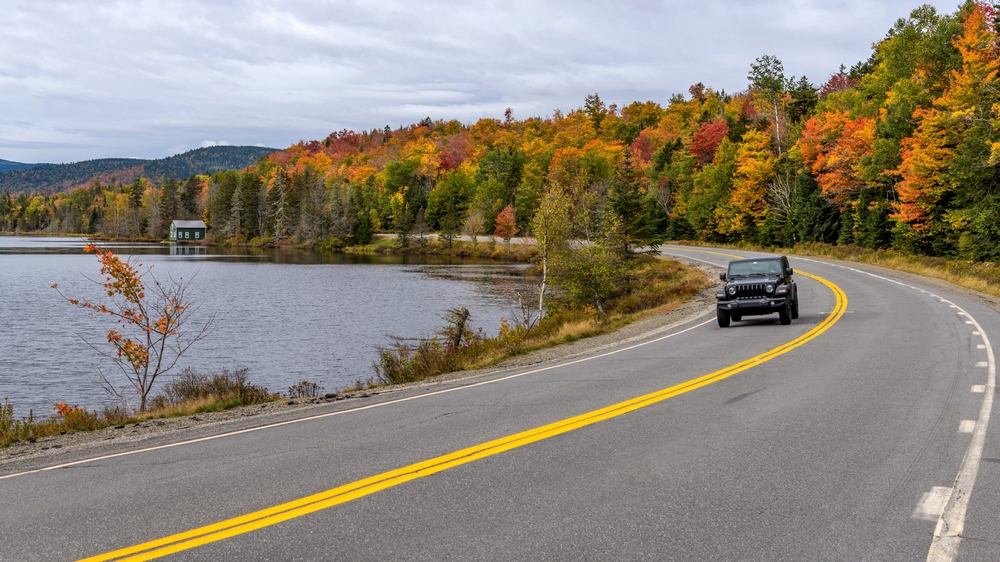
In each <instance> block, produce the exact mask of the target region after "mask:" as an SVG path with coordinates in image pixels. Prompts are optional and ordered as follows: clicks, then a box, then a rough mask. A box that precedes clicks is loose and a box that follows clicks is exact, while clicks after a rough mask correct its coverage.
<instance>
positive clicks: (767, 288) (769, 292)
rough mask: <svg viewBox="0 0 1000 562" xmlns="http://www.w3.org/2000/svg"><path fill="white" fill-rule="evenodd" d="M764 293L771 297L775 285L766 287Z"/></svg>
mask: <svg viewBox="0 0 1000 562" xmlns="http://www.w3.org/2000/svg"><path fill="white" fill-rule="evenodd" d="M764 291H765V292H767V294H769V295H770V294H771V293H773V292H774V285H767V286H765V287H764Z"/></svg>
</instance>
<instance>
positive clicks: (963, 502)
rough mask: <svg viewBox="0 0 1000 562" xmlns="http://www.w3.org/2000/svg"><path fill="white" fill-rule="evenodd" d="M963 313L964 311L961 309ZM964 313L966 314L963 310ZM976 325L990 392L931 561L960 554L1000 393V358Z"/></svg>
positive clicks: (934, 542)
mask: <svg viewBox="0 0 1000 562" xmlns="http://www.w3.org/2000/svg"><path fill="white" fill-rule="evenodd" d="M960 310H961V309H960ZM963 312H964V311H963ZM969 318H971V319H972V321H973V322H974V323H975V326H976V329H977V330H978V331H979V336H980V337H981V338H983V343H984V344H986V357H987V359H988V363H989V371H988V373H989V374H988V375H987V377H986V392H985V393H984V396H983V405H982V407H981V408H980V409H979V419H978V420H977V421H976V428H975V430H974V431H973V432H972V442H971V443H969V448H968V449H967V450H966V452H965V458H964V459H962V466H961V468H959V469H958V476H956V477H955V485H954V486H953V487H952V490H953V491H952V493H951V498H949V499H948V505H947V506H946V507H945V509H944V513H942V514H941V517H940V518H938V522H937V526H936V527H935V529H934V537H933V538H932V539H931V547H930V550H928V552H927V562H951V561H952V560H954V559H955V556H956V555H957V554H958V546H959V544H961V542H962V530H963V529H964V528H965V513H966V511H967V510H968V508H969V499H970V498H971V497H972V487H973V486H974V485H975V484H976V476H977V475H978V474H979V465H980V462H981V460H982V457H983V446H984V444H985V443H986V426H987V424H988V423H989V421H990V412H991V411H992V410H993V393H994V392H995V391H996V382H997V369H996V359H995V357H994V355H993V346H991V345H990V340H989V338H988V337H987V336H986V332H985V331H984V330H983V328H982V326H980V325H979V322H978V321H976V319H975V318H972V316H969Z"/></svg>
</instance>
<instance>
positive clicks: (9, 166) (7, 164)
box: [0, 159, 44, 172]
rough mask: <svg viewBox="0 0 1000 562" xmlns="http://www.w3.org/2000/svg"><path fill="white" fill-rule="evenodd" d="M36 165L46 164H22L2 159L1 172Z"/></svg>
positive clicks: (25, 168)
mask: <svg viewBox="0 0 1000 562" xmlns="http://www.w3.org/2000/svg"><path fill="white" fill-rule="evenodd" d="M35 166H44V164H22V163H21V162H11V161H10V160H2V159H0V172H10V171H13V170H27V169H28V168H34V167H35Z"/></svg>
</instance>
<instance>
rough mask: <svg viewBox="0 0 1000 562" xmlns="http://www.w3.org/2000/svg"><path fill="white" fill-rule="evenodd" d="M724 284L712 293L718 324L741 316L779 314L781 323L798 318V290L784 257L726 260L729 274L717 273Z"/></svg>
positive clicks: (721, 325) (724, 324)
mask: <svg viewBox="0 0 1000 562" xmlns="http://www.w3.org/2000/svg"><path fill="white" fill-rule="evenodd" d="M719 278H720V279H722V280H723V281H725V282H726V286H725V287H723V288H722V289H720V290H718V291H716V292H715V298H716V300H717V302H716V315H717V316H718V318H719V326H720V327H722V328H727V327H729V321H730V320H735V321H737V322H739V321H740V320H742V319H743V317H744V316H761V315H764V314H773V313H775V312H777V313H778V318H779V319H780V320H781V323H782V324H791V323H792V320H793V319H795V318H798V317H799V291H798V289H797V288H796V286H795V281H794V280H792V268H790V267H788V258H786V257H785V256H781V257H773V258H752V259H743V260H733V261H731V262H729V273H720V274H719Z"/></svg>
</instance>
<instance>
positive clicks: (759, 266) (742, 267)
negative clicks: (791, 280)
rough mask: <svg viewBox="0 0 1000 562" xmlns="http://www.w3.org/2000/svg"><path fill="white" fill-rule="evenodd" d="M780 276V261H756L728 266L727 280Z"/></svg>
mask: <svg viewBox="0 0 1000 562" xmlns="http://www.w3.org/2000/svg"><path fill="white" fill-rule="evenodd" d="M772 275H773V276H778V275H781V261H779V260H757V261H741V262H735V263H731V264H729V278H731V279H732V278H737V277H769V276H772Z"/></svg>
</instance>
